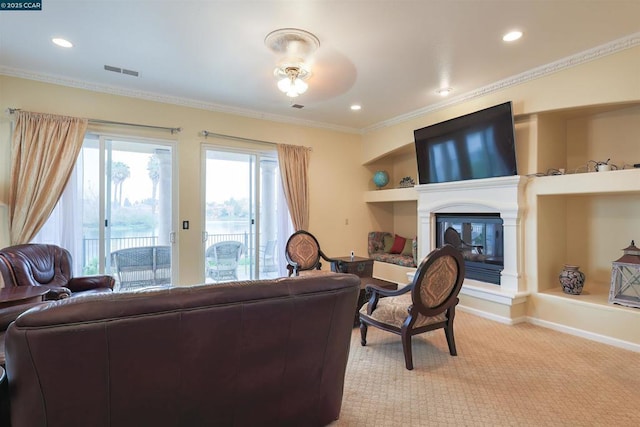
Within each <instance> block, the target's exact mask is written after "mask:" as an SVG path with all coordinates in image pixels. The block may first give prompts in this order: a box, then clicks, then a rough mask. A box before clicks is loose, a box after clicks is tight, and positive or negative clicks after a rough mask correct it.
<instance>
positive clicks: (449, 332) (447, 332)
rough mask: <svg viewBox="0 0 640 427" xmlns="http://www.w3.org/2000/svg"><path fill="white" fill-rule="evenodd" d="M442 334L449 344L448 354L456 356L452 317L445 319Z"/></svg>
mask: <svg viewBox="0 0 640 427" xmlns="http://www.w3.org/2000/svg"><path fill="white" fill-rule="evenodd" d="M444 336H445V337H447V344H448V345H449V354H450V355H452V356H457V355H458V352H457V351H456V340H455V338H454V336H453V319H449V320H448V321H447V326H446V327H445V328H444Z"/></svg>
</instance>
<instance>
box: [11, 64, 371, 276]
mask: <svg viewBox="0 0 640 427" xmlns="http://www.w3.org/2000/svg"><path fill="white" fill-rule="evenodd" d="M283 102H286V100H283ZM9 107H11V108H20V109H23V110H27V111H37V112H44V113H53V114H61V115H70V116H76V117H87V118H92V119H102V120H110V121H119V122H127V123H140V124H147V125H156V126H170V127H174V126H175V127H182V129H183V130H182V132H181V133H179V134H177V135H174V136H171V135H170V134H169V133H167V132H158V131H140V130H138V129H136V128H130V127H129V128H121V129H112V128H110V129H109V131H110V132H111V133H119V134H132V135H135V136H147V137H159V138H162V139H174V140H175V141H176V144H177V156H178V164H179V168H178V171H179V172H178V186H179V187H178V217H177V218H175V224H176V226H175V229H176V230H178V227H177V224H179V221H182V220H189V221H190V222H191V224H192V226H191V228H190V230H179V232H178V243H177V249H178V253H179V283H180V284H194V283H200V282H202V280H203V277H202V274H201V272H202V271H203V269H202V268H201V267H200V266H201V265H202V264H201V263H202V262H203V261H202V260H203V255H202V250H201V247H202V245H201V243H200V236H201V231H202V230H201V229H200V224H202V223H203V220H202V208H201V206H202V200H201V186H200V180H201V159H200V153H201V145H202V144H203V143H204V142H206V143H212V142H213V143H216V142H220V143H224V144H230V145H234V143H233V142H229V141H225V142H222V141H219V140H218V141H216V140H212V139H211V138H209V139H208V140H205V139H204V138H203V137H201V136H199V133H200V132H201V131H202V130H208V131H211V132H216V133H221V134H226V135H233V136H237V137H242V138H251V139H258V140H263V141H272V142H275V143H285V144H294V145H304V146H307V147H311V148H312V149H313V152H312V154H311V164H310V171H309V173H310V180H311V183H310V191H311V200H310V205H311V213H310V231H311V232H312V233H314V234H315V235H316V237H317V238H318V240H319V241H320V244H321V246H322V249H323V250H324V251H325V252H326V253H327V254H329V255H334V256H339V255H347V254H348V253H349V252H350V251H351V250H355V251H356V253H362V254H366V247H367V233H368V231H369V230H370V229H371V219H370V217H369V215H368V213H367V212H366V211H365V210H364V209H363V201H362V193H363V191H365V190H366V189H367V185H368V180H369V179H370V177H369V173H368V171H367V170H366V168H365V167H364V166H362V165H361V163H360V152H361V150H360V143H361V137H360V135H358V134H355V133H354V134H350V133H344V132H337V131H332V130H325V129H318V128H310V127H304V126H298V125H291V124H284V123H277V122H270V121H266V120H258V119H252V118H246V117H240V116H236V115H230V114H223V113H218V112H212V111H205V110H199V109H194V108H188V107H183V106H178V105H173V104H165V103H160V102H152V101H146V100H140V99H134V98H128V97H124V96H117V95H111V94H105V93H97V92H92V91H88V90H82V89H76V88H70V87H65V86H58V85H53V84H48V83H41V82H36V81H31V80H25V79H18V78H13V77H7V76H0V111H3V112H4V111H6V110H7V108H9ZM10 119H11V117H10V116H9V115H7V114H6V113H5V114H2V116H1V117H0V202H4V203H6V202H7V201H8V186H9V180H10V174H9V168H10V160H9V159H10V136H9V135H10V128H11V126H10ZM347 222H348V225H347V224H346V223H347ZM0 230H2V227H0ZM2 240H3V239H2V238H0V241H2Z"/></svg>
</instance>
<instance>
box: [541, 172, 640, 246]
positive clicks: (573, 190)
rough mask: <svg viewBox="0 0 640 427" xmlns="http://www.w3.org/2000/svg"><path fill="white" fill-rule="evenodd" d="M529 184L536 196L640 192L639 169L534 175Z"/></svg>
mask: <svg viewBox="0 0 640 427" xmlns="http://www.w3.org/2000/svg"><path fill="white" fill-rule="evenodd" d="M529 185H530V186H532V187H535V190H534V191H535V192H536V194H537V195H538V196H553V195H577V194H581V195H596V194H618V193H629V194H633V193H638V194H640V169H637V168H636V169H624V170H614V171H609V172H588V173H576V174H569V175H555V176H544V177H535V178H533V179H532V182H531V183H530V184H529ZM639 237H640V236H639Z"/></svg>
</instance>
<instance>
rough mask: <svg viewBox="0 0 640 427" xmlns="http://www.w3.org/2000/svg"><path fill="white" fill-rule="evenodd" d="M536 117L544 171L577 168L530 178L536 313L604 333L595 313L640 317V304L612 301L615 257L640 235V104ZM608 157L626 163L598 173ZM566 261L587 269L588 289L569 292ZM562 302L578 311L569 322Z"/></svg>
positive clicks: (619, 318)
mask: <svg viewBox="0 0 640 427" xmlns="http://www.w3.org/2000/svg"><path fill="white" fill-rule="evenodd" d="M532 122H533V123H534V126H536V132H534V135H536V136H537V140H536V141H534V142H535V146H536V147H537V158H536V162H535V163H534V164H535V165H536V167H537V169H538V170H541V171H543V170H546V168H564V169H565V170H566V171H569V172H578V173H568V174H565V175H555V176H545V177H535V178H531V179H530V181H529V184H528V187H527V191H528V192H530V194H531V196H530V197H529V200H530V203H531V202H533V205H532V206H531V210H532V212H535V217H534V218H532V220H533V221H535V226H534V228H533V229H535V230H536V235H537V237H536V253H535V254H534V256H535V258H536V259H535V261H536V262H534V263H533V264H534V265H537V271H536V272H535V274H534V275H535V277H536V278H537V280H535V281H534V283H530V288H531V290H532V291H533V292H532V293H533V295H534V296H535V295H537V302H536V303H535V305H536V306H537V307H542V309H538V308H537V310H539V311H540V313H536V315H537V316H539V317H540V318H542V319H545V320H546V321H550V322H553V323H561V324H564V325H566V326H567V327H569V328H575V327H579V328H580V327H584V328H585V329H591V332H592V333H596V334H602V333H603V332H602V331H601V330H600V329H599V328H600V326H598V325H595V324H594V325H589V323H590V321H589V319H590V318H600V319H601V316H602V315H603V314H604V313H606V316H608V321H609V322H611V323H615V322H616V321H619V322H628V321H629V320H630V319H635V321H637V320H640V310H636V309H630V308H628V307H623V306H620V305H615V304H610V303H609V301H608V297H609V288H610V280H611V262H612V261H614V260H616V259H617V258H619V257H620V256H621V255H622V251H621V249H622V248H624V247H626V246H627V245H628V244H629V243H630V241H631V240H632V239H635V240H636V241H638V240H640V226H639V225H638V224H639V223H638V217H640V169H634V168H633V167H632V166H630V164H632V163H638V162H640V144H638V135H639V134H640V133H639V132H640V106H639V105H638V104H637V103H635V104H616V105H607V106H597V107H589V108H577V109H572V110H567V111H558V112H546V113H542V114H539V115H537V117H534V118H532ZM530 143H531V141H530ZM607 159H611V163H614V164H616V165H618V167H620V168H622V167H625V168H626V169H620V170H613V171H607V172H594V171H593V163H594V161H606V160H607ZM588 171H589V172H588ZM563 264H574V265H579V266H580V270H581V271H583V272H584V273H585V276H586V280H585V286H584V290H583V293H582V294H581V295H567V294H565V293H563V292H562V289H561V286H560V283H559V280H558V275H559V272H560V270H561V269H562V266H563ZM541 302H544V304H543V305H542V306H540V303H541ZM558 307H564V309H565V310H569V311H571V312H574V313H575V316H574V318H573V319H571V320H567V317H566V316H565V315H563V314H562V313H561V312H560V311H559V310H558ZM552 308H553V309H552ZM616 319H617V320H616ZM572 322H575V324H573V323H572ZM580 325H583V326H580ZM624 334H628V335H624ZM633 334H636V335H633ZM618 338H622V339H625V340H629V341H631V342H635V343H638V342H639V339H638V337H637V332H632V333H629V332H620V337H618Z"/></svg>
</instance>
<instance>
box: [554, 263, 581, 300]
mask: <svg viewBox="0 0 640 427" xmlns="http://www.w3.org/2000/svg"><path fill="white" fill-rule="evenodd" d="M559 278H560V284H561V285H562V291H563V292H564V293H565V294H570V295H580V294H581V293H582V287H583V286H584V273H583V272H582V271H580V267H578V266H577V265H568V264H565V265H564V267H563V268H562V271H561V272H560V277H559Z"/></svg>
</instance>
